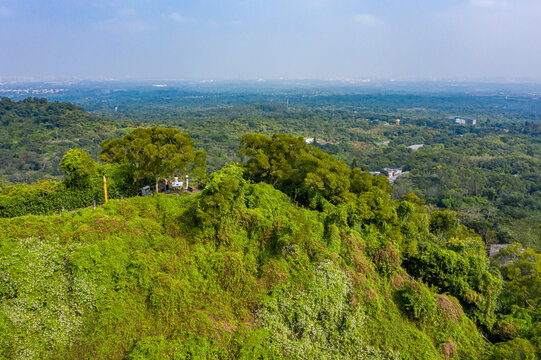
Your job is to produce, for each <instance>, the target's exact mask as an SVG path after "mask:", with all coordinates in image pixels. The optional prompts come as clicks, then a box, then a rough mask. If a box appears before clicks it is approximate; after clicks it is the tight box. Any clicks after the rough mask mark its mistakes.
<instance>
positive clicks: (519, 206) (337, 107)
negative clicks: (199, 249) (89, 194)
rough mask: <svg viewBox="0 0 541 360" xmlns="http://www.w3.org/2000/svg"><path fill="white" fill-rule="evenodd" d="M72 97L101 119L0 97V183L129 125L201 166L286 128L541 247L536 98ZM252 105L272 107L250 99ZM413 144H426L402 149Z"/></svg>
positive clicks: (491, 231) (540, 127) (23, 177)
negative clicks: (182, 136)
mask: <svg viewBox="0 0 541 360" xmlns="http://www.w3.org/2000/svg"><path fill="white" fill-rule="evenodd" d="M85 95H88V94H85ZM81 97H82V100H81V99H79V102H81V103H84V104H85V106H88V108H90V109H92V111H93V112H94V113H95V114H99V115H102V116H104V117H106V118H107V120H105V119H103V118H98V117H95V116H93V115H89V114H87V113H86V112H85V111H84V110H82V109H81V108H77V107H75V106H73V105H71V104H66V103H48V102H47V101H45V100H44V99H27V100H23V101H19V102H13V101H11V100H9V99H7V98H5V99H4V100H2V102H1V104H3V105H2V106H3V107H2V109H4V110H1V111H0V118H1V119H2V123H3V124H6V126H3V127H2V130H1V131H2V133H1V139H2V141H0V144H2V146H1V147H2V150H1V154H0V161H1V163H2V167H1V169H2V170H1V174H0V179H2V180H3V181H4V183H5V184H9V183H17V182H22V181H26V182H32V181H36V180H38V179H43V178H48V177H56V178H57V179H60V178H61V176H62V175H61V174H62V172H61V170H60V168H59V163H60V159H61V158H62V156H63V155H64V154H65V153H66V151H67V150H69V149H70V148H73V147H80V148H82V149H84V150H86V151H88V152H89V153H90V154H91V155H92V156H93V157H94V158H95V159H97V153H98V151H99V143H100V142H101V141H103V140H104V139H106V138H115V137H120V136H123V135H124V134H126V133H128V132H129V131H130V130H131V129H133V128H134V127H135V126H138V125H141V126H153V125H163V126H167V127H172V128H177V129H180V130H182V131H184V132H187V133H189V134H190V135H191V138H192V139H193V140H194V141H195V142H196V143H197V144H198V147H199V149H203V150H205V151H206V153H207V154H208V159H207V169H208V171H209V172H213V171H216V170H218V169H220V168H221V167H223V166H224V165H225V164H226V163H228V162H236V161H239V160H240V158H239V156H238V155H237V149H238V146H239V144H240V141H241V136H242V135H243V134H246V133H260V134H265V135H267V136H271V135H272V134H274V133H285V134H291V135H295V136H304V137H310V138H315V144H314V145H315V146H318V147H319V148H320V149H321V150H323V151H325V152H327V153H329V154H332V155H334V156H336V157H337V158H339V159H342V160H344V161H346V162H347V163H348V164H349V165H350V167H352V168H353V167H360V168H361V169H363V170H367V171H380V172H383V168H385V167H390V168H401V169H402V170H403V171H406V172H409V173H407V174H405V175H404V176H401V177H399V178H398V179H396V182H395V183H394V185H393V186H394V195H393V196H394V197H395V198H396V199H399V198H400V197H401V196H402V195H404V194H408V193H409V192H414V193H415V194H417V195H418V196H419V197H421V198H423V199H425V200H426V202H427V203H428V204H430V205H433V206H436V207H438V208H442V209H449V210H453V211H456V212H457V213H458V216H459V218H460V219H461V221H462V222H463V223H464V224H466V225H467V226H468V227H470V228H473V229H475V230H476V231H477V232H478V233H479V234H481V236H482V237H483V239H484V241H485V242H486V243H488V244H490V243H513V242H515V241H517V242H520V243H522V244H524V245H527V246H530V247H532V248H534V249H536V250H537V251H540V250H541V228H540V226H541V188H540V187H541V185H540V184H541V171H540V170H539V169H541V140H540V139H541V119H540V118H539V111H538V110H539V109H538V106H539V103H540V101H539V100H536V99H535V98H528V97H526V96H518V95H516V96H510V97H508V98H507V97H503V96H501V95H494V96H472V95H463V94H441V95H434V94H432V95H430V94H428V95H427V94H424V95H423V94H390V95H382V94H364V95H363V94H357V95H348V94H342V95H340V94H336V93H332V92H330V93H328V94H326V93H324V92H321V93H319V94H317V96H316V95H315V94H314V93H308V94H307V95H306V94H305V95H302V94H297V93H295V92H292V93H290V94H285V95H284V94H278V95H268V94H267V95H265V94H257V93H255V94H254V93H247V92H242V93H238V94H235V93H225V92H224V93H208V92H204V91H200V92H193V91H192V92H188V91H184V92H179V91H174V90H168V91H159V92H148V91H143V90H141V91H118V92H110V93H108V94H107V95H101V97H99V96H98V97H97V98H95V99H94V98H91V97H88V96H83V95H81ZM92 99H93V100H92ZM254 101H276V102H279V103H280V104H275V103H259V104H250V102H254ZM286 101H288V102H289V106H288V105H286ZM115 104H116V105H118V106H117V108H118V109H120V110H119V111H118V112H115V111H114V107H115ZM51 109H54V110H51ZM67 109H71V110H67ZM451 111H453V112H451ZM457 112H460V113H457ZM49 113H51V114H53V113H55V114H59V115H54V116H53V115H50V114H49ZM17 114H24V115H21V117H17V116H19V115H17ZM455 115H461V116H468V117H472V118H475V119H477V124H476V125H460V124H456V123H454V121H453V116H455ZM397 118H399V119H400V120H401V122H400V125H399V126H396V119H397ZM13 119H18V120H17V121H15V122H14V120H13ZM44 119H45V120H44ZM83 119H87V120H85V121H82V120H83ZM82 124H85V125H82ZM19 134H25V135H24V136H21V135H19ZM77 134H79V135H77ZM81 134H84V136H82V135H81ZM51 139H53V140H51ZM387 143H388V144H387ZM378 144H379V145H378ZM383 144H387V145H383ZM415 144H422V145H423V147H421V148H419V149H418V150H413V149H410V148H408V146H410V145H415ZM4 164H5V165H4ZM149 183H150V182H149ZM10 191H12V190H10ZM66 208H67V206H66Z"/></svg>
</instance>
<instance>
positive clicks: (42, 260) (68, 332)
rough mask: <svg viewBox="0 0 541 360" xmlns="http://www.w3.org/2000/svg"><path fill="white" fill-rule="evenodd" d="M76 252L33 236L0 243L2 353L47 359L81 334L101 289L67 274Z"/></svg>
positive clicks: (71, 247) (84, 278)
mask: <svg viewBox="0 0 541 360" xmlns="http://www.w3.org/2000/svg"><path fill="white" fill-rule="evenodd" d="M78 247H80V246H79V245H77V244H71V245H69V246H63V245H62V244H61V243H60V241H59V240H58V239H54V238H51V239H39V238H36V237H33V238H27V239H24V240H20V241H17V242H15V243H12V244H8V243H5V242H4V243H2V244H1V246H0V354H2V355H3V356H5V357H7V358H10V359H25V360H26V359H43V358H49V357H52V356H53V355H54V354H56V353H57V352H58V351H60V350H62V349H65V348H68V347H69V346H71V345H72V344H73V342H74V340H75V339H76V338H77V336H79V335H80V334H81V331H82V330H83V325H84V318H85V316H86V315H87V314H88V313H89V312H90V311H92V310H93V306H94V304H95V303H96V301H97V299H98V298H99V297H100V296H101V294H102V292H103V289H102V288H100V287H99V286H98V285H96V283H95V282H94V281H92V280H93V279H91V278H89V277H88V276H87V275H86V274H84V273H82V274H81V273H73V272H72V269H70V256H72V254H73V253H74V251H76V249H77V248H78Z"/></svg>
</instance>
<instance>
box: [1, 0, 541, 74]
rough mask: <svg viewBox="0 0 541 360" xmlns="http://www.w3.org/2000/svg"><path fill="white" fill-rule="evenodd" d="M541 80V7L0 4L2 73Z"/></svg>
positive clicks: (454, 0) (391, 2) (340, 0)
mask: <svg viewBox="0 0 541 360" xmlns="http://www.w3.org/2000/svg"><path fill="white" fill-rule="evenodd" d="M7 76H28V77H37V78H41V79H43V78H71V77H74V78H80V79H99V78H101V79H103V78H117V79H125V78H141V79H142V78H167V79H258V78H265V79H270V78H273V79H277V78H289V79H292V78H294V79H304V78H312V79H313V78H317V79H364V78H379V79H400V80H420V79H434V80H436V79H454V80H457V79H462V80H472V79H473V80H478V79H487V80H488V79H494V80H497V79H521V78H522V79H536V80H540V79H541V0H410V1H407V0H371V1H362V0H356V1H354V0H332V1H331V0H272V1H271V0H266V1H265V0H191V1H183V0H176V1H173V0H152V1H150V0H107V1H105V0H104V1H101V0H0V77H4V78H5V77H7Z"/></svg>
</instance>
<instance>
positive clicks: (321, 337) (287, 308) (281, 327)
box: [259, 262, 399, 359]
mask: <svg viewBox="0 0 541 360" xmlns="http://www.w3.org/2000/svg"><path fill="white" fill-rule="evenodd" d="M350 295H351V281H350V280H349V279H348V277H347V276H346V275H345V274H344V273H343V272H342V271H340V270H338V269H336V268H335V267H334V265H333V264H332V263H329V262H324V263H321V264H319V265H317V266H316V267H315V269H314V271H313V273H312V275H311V278H310V280H309V282H308V283H307V285H306V287H305V288H304V289H303V290H300V289H295V288H294V287H293V286H291V287H286V288H282V289H278V290H276V292H275V293H274V294H273V295H272V296H271V298H270V299H269V300H268V301H266V303H265V304H264V307H263V309H262V310H261V311H260V312H259V321H260V322H261V325H262V326H263V328H265V329H267V330H268V332H269V333H270V334H271V337H270V346H272V347H273V348H274V349H276V350H278V351H280V352H283V353H284V354H285V355H286V356H287V357H291V358H293V359H398V358H399V356H398V354H394V353H392V352H382V351H378V350H376V349H373V348H372V347H370V346H368V344H367V343H366V341H365V340H364V332H363V322H364V318H365V316H364V315H363V314H362V312H361V311H360V308H358V307H357V308H354V307H351V306H350V305H349V300H350Z"/></svg>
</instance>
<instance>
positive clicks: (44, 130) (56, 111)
mask: <svg viewBox="0 0 541 360" xmlns="http://www.w3.org/2000/svg"><path fill="white" fill-rule="evenodd" d="M0 123H1V124H2V126H1V127H0V181H3V182H7V183H21V182H27V183H32V182H36V181H37V180H40V179H46V178H54V177H58V176H60V175H62V171H61V170H60V168H59V164H60V160H61V159H62V156H64V154H65V153H66V152H67V151H68V150H70V149H72V148H76V147H78V148H83V149H85V150H86V151H88V152H90V153H91V154H92V155H93V156H94V157H97V155H98V151H99V150H100V143H101V142H102V141H103V140H105V139H107V138H111V137H113V138H114V137H118V136H120V135H122V134H125V133H126V132H127V130H125V129H127V128H129V126H130V125H129V122H114V121H107V120H105V119H103V118H99V117H96V116H93V115H90V114H89V113H88V112H86V111H85V110H84V109H83V108H80V107H78V106H75V105H73V104H70V103H58V102H54V103H51V102H48V101H47V100H46V99H37V98H28V99H25V100H22V101H18V102H14V101H11V100H10V99H9V98H6V97H4V98H2V99H0Z"/></svg>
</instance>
